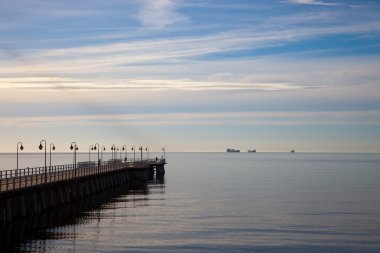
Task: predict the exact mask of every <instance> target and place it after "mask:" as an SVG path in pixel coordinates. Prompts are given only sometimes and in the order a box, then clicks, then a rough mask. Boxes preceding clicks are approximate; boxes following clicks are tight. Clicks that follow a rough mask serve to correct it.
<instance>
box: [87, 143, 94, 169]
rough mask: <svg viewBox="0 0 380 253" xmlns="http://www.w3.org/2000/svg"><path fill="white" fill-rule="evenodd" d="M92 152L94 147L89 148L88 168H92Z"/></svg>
mask: <svg viewBox="0 0 380 253" xmlns="http://www.w3.org/2000/svg"><path fill="white" fill-rule="evenodd" d="M91 150H94V147H93V146H92V145H90V146H89V147H88V166H89V167H90V163H91Z"/></svg>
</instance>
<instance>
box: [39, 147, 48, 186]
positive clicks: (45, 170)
mask: <svg viewBox="0 0 380 253" xmlns="http://www.w3.org/2000/svg"><path fill="white" fill-rule="evenodd" d="M42 142H44V143H45V146H42ZM44 147H45V184H46V182H47V170H46V141H45V140H42V141H41V142H40V145H39V146H38V148H39V149H40V150H42V149H43V148H44Z"/></svg>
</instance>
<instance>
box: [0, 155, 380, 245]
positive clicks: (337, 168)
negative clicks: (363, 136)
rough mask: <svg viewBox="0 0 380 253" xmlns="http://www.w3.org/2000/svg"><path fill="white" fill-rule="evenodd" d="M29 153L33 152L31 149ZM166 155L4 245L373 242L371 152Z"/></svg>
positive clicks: (375, 187)
mask: <svg viewBox="0 0 380 253" xmlns="http://www.w3.org/2000/svg"><path fill="white" fill-rule="evenodd" d="M12 155H13V154H12ZM12 155H7V156H6V157H5V156H4V155H3V156H2V157H1V156H0V158H1V159H2V161H5V162H4V163H3V164H7V163H9V165H11V163H12V162H10V160H12V159H14V156H13V157H12ZM30 156H31V160H32V161H34V162H35V163H37V160H38V162H41V156H40V154H38V155H32V154H30ZM34 156H38V157H34ZM60 156H61V157H59V158H57V157H55V160H56V161H62V162H64V161H65V159H66V162H70V160H71V159H72V154H61V155H60ZM79 156H81V158H82V159H83V160H85V159H88V154H87V156H86V155H85V154H82V155H79ZM152 156H160V154H152ZM166 156H167V157H166V158H167V160H168V163H169V164H168V165H167V166H166V172H167V173H166V175H165V179H164V180H153V181H151V182H148V184H146V185H142V186H138V187H135V188H134V189H131V188H129V189H128V188H125V189H121V190H120V189H119V191H115V192H114V193H110V194H108V195H107V196H105V197H104V198H103V199H101V201H100V202H96V201H95V202H91V201H90V202H89V205H88V208H86V207H87V206H84V209H83V210H82V209H81V210H78V212H77V213H75V212H73V211H70V212H71V213H73V215H72V216H69V217H66V216H63V217H64V220H63V221H61V222H60V223H58V224H55V226H51V227H49V228H47V229H42V228H39V229H37V230H36V229H35V228H33V229H31V234H33V236H31V235H25V239H23V240H21V242H17V243H14V244H13V245H11V246H9V247H10V248H12V249H13V250H16V251H21V252H152V251H153V252H178V251H181V252H380V180H379V179H380V155H378V154H306V153H295V154H285V153H283V154H281V153H240V154H239V153H167V154H166ZM7 157H8V158H7ZM86 157H87V158H86ZM94 157H95V155H94ZM7 159H8V160H7ZM33 159H34V160H33ZM12 161H13V160H12ZM91 203H92V204H91ZM70 212H69V213H70Z"/></svg>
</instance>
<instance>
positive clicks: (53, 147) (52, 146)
mask: <svg viewBox="0 0 380 253" xmlns="http://www.w3.org/2000/svg"><path fill="white" fill-rule="evenodd" d="M52 149H53V151H54V150H55V146H54V143H50V164H49V172H50V168H51V150H52Z"/></svg>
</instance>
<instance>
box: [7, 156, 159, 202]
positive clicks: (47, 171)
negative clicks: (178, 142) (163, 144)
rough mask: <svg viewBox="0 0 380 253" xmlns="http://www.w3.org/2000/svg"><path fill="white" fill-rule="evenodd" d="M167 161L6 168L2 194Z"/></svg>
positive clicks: (152, 166) (153, 160)
mask: <svg viewBox="0 0 380 253" xmlns="http://www.w3.org/2000/svg"><path fill="white" fill-rule="evenodd" d="M165 163H166V162H165V159H158V160H156V159H151V160H143V161H136V162H122V161H108V162H102V163H100V164H98V165H97V164H96V163H95V162H92V163H89V162H79V163H78V164H77V166H75V165H74V164H67V165H56V166H51V167H49V166H48V167H37V168H26V169H18V170H4V171H0V194H1V193H3V192H7V191H12V190H20V189H23V188H27V187H34V186H39V185H45V184H50V183H57V182H64V181H68V180H75V179H80V178H83V177H88V176H94V175H100V174H104V173H112V172H118V171H121V170H127V171H128V170H132V169H141V170H144V169H149V168H153V169H154V168H155V167H156V166H162V165H164V164H165Z"/></svg>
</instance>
